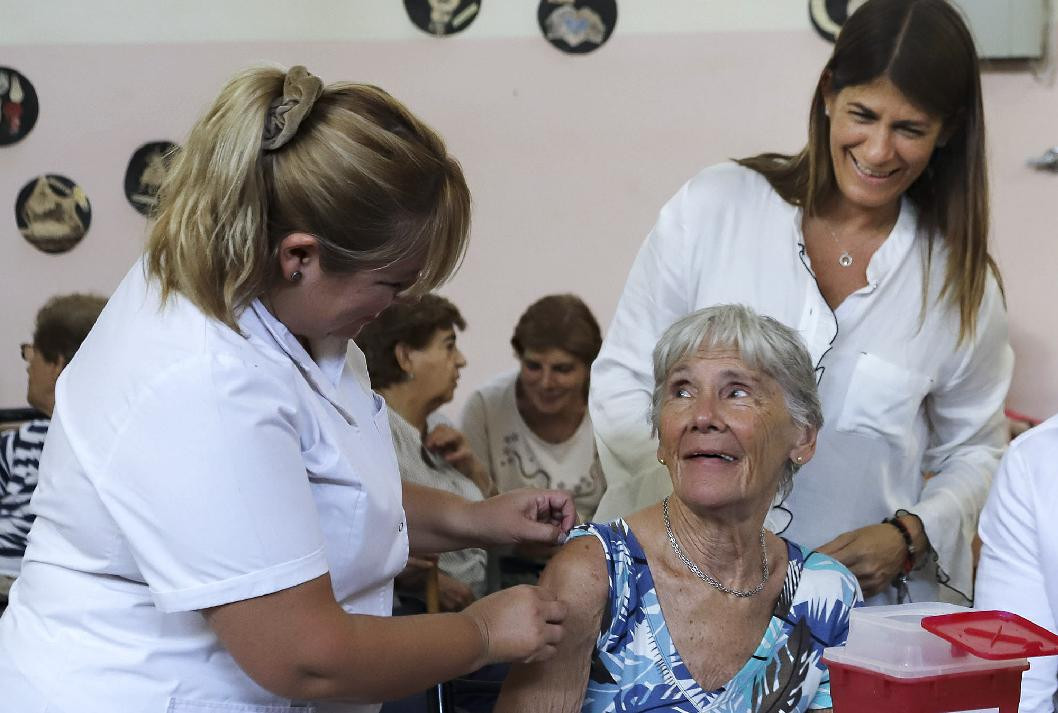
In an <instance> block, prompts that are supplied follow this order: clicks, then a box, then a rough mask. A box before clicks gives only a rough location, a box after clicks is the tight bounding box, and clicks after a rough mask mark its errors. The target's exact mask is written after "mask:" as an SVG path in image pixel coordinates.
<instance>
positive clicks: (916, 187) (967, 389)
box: [591, 0, 1013, 603]
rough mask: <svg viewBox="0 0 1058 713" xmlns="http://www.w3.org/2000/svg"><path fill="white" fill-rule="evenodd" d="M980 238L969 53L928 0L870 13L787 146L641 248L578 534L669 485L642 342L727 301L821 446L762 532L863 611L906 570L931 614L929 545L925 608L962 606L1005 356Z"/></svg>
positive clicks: (716, 173)
mask: <svg viewBox="0 0 1058 713" xmlns="http://www.w3.org/2000/svg"><path fill="white" fill-rule="evenodd" d="M987 238H988V185H987V180H986V168H985V143H984V115H983V111H982V106H981V87H980V76H979V71H978V62H977V56H976V53H975V49H974V44H973V39H972V37H971V36H970V33H969V32H968V30H967V28H966V26H965V24H964V23H963V21H962V19H961V17H960V16H959V13H958V12H957V11H956V10H955V9H954V8H953V7H952V6H951V5H950V4H949V3H948V2H946V1H945V0H868V2H866V3H864V4H863V5H862V6H861V7H860V8H859V9H858V10H857V11H856V12H855V13H853V15H852V16H851V17H850V18H849V19H848V21H847V22H846V23H845V25H844V27H843V29H842V31H841V33H840V35H839V36H838V38H837V42H836V43H835V45H834V52H833V55H832V56H831V58H830V60H829V61H828V62H827V64H826V66H825V67H824V69H823V72H822V73H821V75H820V78H819V83H818V85H817V87H816V91H815V95H814V96H813V98H812V105H811V112H810V115H809V125H808V144H807V146H806V147H805V148H804V150H802V151H801V153H799V154H797V155H795V156H785V155H780V154H762V155H760V156H756V157H753V158H750V159H745V160H742V161H739V162H737V164H736V163H728V164H722V165H719V166H715V167H712V168H708V169H706V170H704V171H703V172H702V173H700V174H699V175H698V176H696V177H695V178H693V179H691V181H689V182H688V183H687V184H686V185H685V186H684V187H683V188H682V189H681V190H680V191H679V192H678V193H677V194H676V196H675V197H673V198H672V200H671V201H670V202H669V203H668V204H667V205H666V206H665V207H664V208H663V209H662V211H661V215H660V217H659V219H658V223H657V225H656V226H655V228H654V230H653V231H652V233H651V234H650V236H649V237H648V238H647V240H646V242H645V244H644V245H643V247H642V249H641V250H640V253H639V255H638V257H637V258H636V262H635V264H634V266H633V267H632V271H631V274H630V275H629V278H628V282H627V283H626V285H625V289H624V293H623V294H622V296H621V300H620V303H619V305H618V309H617V312H616V315H615V317H614V321H613V324H612V326H611V328H610V331H609V335H608V338H607V341H606V343H605V344H604V346H603V349H602V352H601V353H600V355H599V359H598V360H597V361H596V362H595V366H594V368H593V370H592V393H591V412H592V419H593V422H594V423H595V427H596V430H597V435H598V439H599V445H600V447H599V451H600V453H599V455H600V458H601V459H602V461H603V468H604V471H605V472H606V477H607V481H608V487H609V490H608V492H607V496H606V497H605V498H604V500H603V502H602V503H601V505H600V508H599V514H598V518H599V519H603V518H605V519H609V518H611V517H613V516H615V515H620V514H625V513H630V512H632V511H635V510H637V509H639V508H641V507H644V506H645V505H647V504H650V503H652V502H656V501H657V500H660V499H661V497H663V496H664V495H665V490H666V489H667V488H664V487H663V486H664V484H665V483H667V479H664V478H663V470H662V469H660V468H659V467H658V465H657V464H656V463H655V462H654V453H655V451H656V445H655V443H654V442H653V441H652V440H651V438H650V429H649V427H648V425H647V422H646V416H645V415H646V414H647V412H648V407H649V404H650V391H651V379H650V345H651V344H653V343H654V342H655V341H656V340H657V338H658V336H659V335H660V334H661V333H662V332H663V331H664V330H665V328H666V327H668V326H669V325H670V324H672V323H673V322H674V321H676V320H677V319H679V318H680V317H682V316H683V315H685V314H688V313H690V312H692V311H694V310H695V309H697V308H699V307H703V306H708V305H712V304H718V303H726V302H738V303H744V304H747V305H750V306H752V307H753V308H754V309H755V310H757V311H758V312H761V313H764V314H768V315H770V316H773V317H775V318H777V319H779V320H780V321H782V322H784V323H785V324H787V325H789V326H791V327H794V328H795V329H797V330H798V332H799V333H800V336H801V338H802V339H803V340H804V341H805V343H806V345H807V346H808V348H809V352H810V353H811V355H812V357H813V360H814V361H815V363H816V367H817V373H818V375H819V378H820V381H819V389H820V397H821V400H822V403H823V411H824V416H825V423H824V427H823V429H822V431H821V432H820V436H819V450H818V452H817V455H816V458H814V459H813V461H812V463H811V464H809V465H808V466H807V467H806V468H805V471H804V473H803V474H802V477H801V478H800V479H799V480H798V482H797V486H796V487H795V488H794V491H793V493H792V495H791V497H790V498H789V500H788V501H787V504H786V505H787V507H788V509H789V511H790V513H791V514H792V520H791V518H790V516H789V515H787V514H779V517H781V518H782V519H781V520H779V521H777V522H776V523H775V526H776V527H777V528H779V529H781V528H782V527H783V526H784V525H785V524H786V522H789V523H790V524H789V527H788V529H787V530H786V535H787V536H788V537H790V538H791V539H793V540H796V541H798V542H800V543H802V544H804V545H807V546H809V547H813V548H817V549H819V550H820V551H822V552H824V553H827V554H830V555H832V556H833V557H835V558H836V559H838V560H839V561H841V562H842V563H843V564H845V565H846V566H848V568H849V569H851V570H852V572H853V573H854V574H856V575H857V577H858V578H859V581H860V584H861V586H862V588H863V592H864V594H865V595H868V596H870V595H875V597H874V599H873V600H871V601H873V602H874V603H880V602H894V601H895V600H896V599H897V598H898V596H899V590H900V589H902V586H903V582H902V581H901V580H900V579H899V578H900V577H902V576H904V575H908V574H909V575H910V582H908V583H907V586H909V587H910V589H911V595H912V597H913V598H914V599H916V600H924V599H935V598H937V597H938V596H939V595H940V594H941V592H940V591H939V587H938V577H939V578H940V579H942V580H943V579H945V576H946V575H945V574H944V573H943V572H939V571H935V568H934V567H933V562H932V560H933V558H932V557H926V556H924V554H925V553H926V552H927V551H928V550H929V549H930V547H932V549H933V550H934V551H935V552H936V555H937V557H938V558H939V564H940V565H941V567H942V569H943V570H945V571H946V573H947V575H950V578H951V581H950V582H948V585H949V587H950V589H945V590H944V594H946V595H951V596H952V597H954V598H956V599H958V598H959V596H958V594H957V593H956V591H955V590H958V592H959V593H965V594H967V595H969V594H970V589H971V585H972V581H971V578H972V574H971V573H972V565H971V549H970V544H971V542H972V539H973V535H974V531H975V528H976V524H977V516H978V513H979V512H980V509H981V506H982V504H983V502H984V498H985V495H986V493H987V491H988V484H989V482H990V479H991V477H992V472H993V470H994V469H995V466H996V463H997V461H998V459H999V456H1000V454H1001V452H1002V448H1003V446H1004V441H1005V435H1006V430H1005V424H1004V421H1003V418H1002V405H1003V400H1004V398H1005V397H1006V392H1007V387H1008V385H1009V382H1010V375H1011V369H1012V361H1013V357H1012V354H1011V350H1010V347H1009V344H1008V342H1007V328H1006V314H1005V309H1004V305H1003V300H1002V293H1001V290H1000V287H999V282H998V273H997V270H996V267H995V264H994V263H993V261H992V258H991V257H990V256H989V254H988V246H987ZM926 474H933V475H932V477H931V478H928V479H927V477H926ZM883 520H888V521H890V522H887V523H885V524H882V521H883ZM919 566H921V567H922V569H915V570H913V571H910V572H908V569H909V568H915V567H919ZM894 581H896V582H897V583H898V584H899V585H901V586H899V587H891V586H890V583H892V582H894Z"/></svg>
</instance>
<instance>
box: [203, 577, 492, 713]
mask: <svg viewBox="0 0 1058 713" xmlns="http://www.w3.org/2000/svg"><path fill="white" fill-rule="evenodd" d="M205 616H206V618H207V620H208V621H209V623H210V625H211V626H212V627H213V629H214V630H215V631H216V632H217V635H218V636H219V637H220V639H221V641H222V642H223V644H224V646H225V647H226V648H227V649H228V650H229V651H230V652H231V654H232V655H233V656H234V657H235V660H236V662H237V663H238V664H239V666H240V667H242V669H243V670H244V671H245V672H246V673H247V674H248V675H249V676H250V677H251V678H252V679H253V680H254V681H256V682H257V683H258V684H260V685H261V686H263V687H264V688H266V689H268V690H270V691H272V692H273V693H275V694H277V695H280V696H283V697H285V698H292V699H297V700H320V699H334V698H340V699H345V700H350V701H355V702H363V703H376V702H379V701H383V700H390V699H393V698H398V697H401V696H404V695H409V694H411V693H414V692H416V691H422V690H425V689H427V688H429V687H430V686H432V685H434V684H436V683H438V682H440V681H445V680H448V679H451V678H455V677H457V676H460V675H462V674H465V673H467V672H469V671H473V670H475V669H476V668H478V667H479V666H480V665H482V664H483V663H484V662H485V660H484V657H485V656H486V655H487V646H486V643H485V641H484V640H483V638H482V634H481V630H480V628H479V626H478V624H477V623H475V621H474V619H473V618H471V617H470V616H467V615H465V614H436V615H429V616H408V617H395V618H391V617H372V616H363V615H350V614H347V613H346V612H345V611H343V610H342V609H341V608H340V607H339V606H338V605H337V603H336V602H335V601H334V595H333V593H332V589H331V581H330V577H329V576H326V575H325V576H323V577H319V578H317V579H315V580H312V581H310V582H306V583H305V584H302V585H299V586H297V587H292V588H290V589H286V590H283V591H280V592H275V593H274V594H269V595H266V596H263V597H256V598H254V599H248V600H245V601H241V602H234V603H232V604H226V605H224V606H220V607H216V608H214V609H211V610H208V611H206V612H205Z"/></svg>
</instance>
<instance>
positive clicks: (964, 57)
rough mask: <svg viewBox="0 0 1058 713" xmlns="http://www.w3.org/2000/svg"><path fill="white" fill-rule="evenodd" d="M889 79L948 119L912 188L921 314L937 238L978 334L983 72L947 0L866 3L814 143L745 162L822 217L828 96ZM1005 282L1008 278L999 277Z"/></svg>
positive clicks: (983, 240)
mask: <svg viewBox="0 0 1058 713" xmlns="http://www.w3.org/2000/svg"><path fill="white" fill-rule="evenodd" d="M880 77H885V78H887V79H889V80H890V81H891V82H892V83H893V85H894V86H896V88H897V89H899V90H900V91H901V92H902V93H903V94H904V95H905V96H906V97H907V98H908V99H909V100H910V101H911V103H913V104H914V105H916V106H917V107H919V108H920V109H922V110H923V111H925V112H926V113H928V114H930V115H932V116H936V117H940V118H941V119H942V120H943V122H944V128H943V130H942V136H945V137H946V139H947V140H946V142H945V143H944V144H943V145H941V144H938V146H937V148H935V149H934V151H933V155H932V156H931V157H930V161H929V164H928V165H927V167H926V169H925V171H923V172H922V175H921V176H919V177H918V179H917V180H916V181H915V182H914V183H913V184H912V185H911V187H910V188H908V190H907V197H908V199H909V200H910V201H911V202H912V204H913V205H914V206H915V208H916V210H917V211H918V220H919V232H920V235H921V236H922V237H923V238H924V239H925V240H926V249H927V262H926V274H925V275H923V288H922V293H923V303H922V305H923V307H922V309H923V312H924V310H925V307H926V299H927V290H928V275H929V264H930V262H931V260H932V257H933V247H934V245H933V240H934V238H935V236H938V235H939V236H940V238H941V240H942V241H943V244H944V246H945V247H946V248H947V252H948V256H947V269H946V271H945V276H944V284H943V286H942V287H941V290H940V293H939V295H938V299H943V298H945V297H947V298H948V300H949V302H950V303H951V304H952V306H953V307H954V308H956V309H957V310H958V313H959V318H960V324H959V341H960V342H961V341H963V340H964V339H967V338H969V337H972V336H973V334H974V331H975V328H976V322H977V311H978V309H979V307H980V305H981V300H982V298H983V296H984V292H985V286H986V284H987V280H988V273H989V272H990V271H991V272H992V273H993V274H994V275H995V278H996V280H997V281H999V280H1000V277H999V270H998V268H997V267H996V264H995V261H994V260H993V259H992V257H991V255H989V253H988V230H989V211H988V172H987V166H986V161H985V124H984V110H983V108H982V104H981V75H980V68H979V65H978V60H977V52H976V50H975V48H974V42H973V37H972V36H971V35H970V32H969V30H968V29H967V28H966V24H965V23H964V22H963V20H962V18H961V17H960V16H959V13H958V12H957V11H956V10H955V8H953V7H952V6H951V4H950V3H949V2H947V0H868V2H866V3H864V4H863V5H862V6H861V7H860V8H859V9H858V10H857V11H856V12H855V13H853V14H852V16H851V17H850V18H849V19H848V21H847V22H846V23H845V25H844V26H843V27H842V29H841V32H840V34H839V35H838V37H837V40H836V42H835V43H834V52H833V54H832V55H831V57H830V60H829V61H828V62H827V64H826V66H825V67H824V68H823V72H822V74H821V75H820V77H819V82H818V84H817V85H816V91H815V95H814V96H813V97H812V107H811V110H810V113H809V118H808V145H807V146H805V148H804V149H803V150H802V151H801V153H799V154H797V155H796V156H787V155H783V154H776V153H765V154H760V155H758V156H753V157H750V158H745V159H740V160H739V161H738V163H739V164H741V165H743V166H745V167H747V168H751V169H753V170H755V171H757V172H759V173H761V174H762V175H763V176H764V177H765V178H766V179H767V180H768V182H769V183H770V184H771V185H772V187H773V188H774V189H775V191H776V192H777V193H778V194H779V195H780V196H782V198H783V199H784V200H786V201H787V202H788V203H791V204H793V205H797V206H801V207H802V208H803V209H804V211H805V213H806V214H807V215H818V214H819V212H820V210H821V209H822V207H823V206H824V205H825V204H826V202H827V200H829V199H830V198H831V197H832V196H833V195H834V193H835V191H837V190H838V188H837V183H836V181H835V178H834V168H833V157H832V156H831V153H830V123H829V119H828V118H827V116H826V107H825V99H826V97H827V96H828V95H829V96H833V95H835V94H837V93H838V92H840V91H841V90H842V89H844V88H846V87H851V86H857V85H861V84H867V83H869V82H872V81H874V80H875V79H878V78H880ZM1000 287H1002V284H1001V283H1000Z"/></svg>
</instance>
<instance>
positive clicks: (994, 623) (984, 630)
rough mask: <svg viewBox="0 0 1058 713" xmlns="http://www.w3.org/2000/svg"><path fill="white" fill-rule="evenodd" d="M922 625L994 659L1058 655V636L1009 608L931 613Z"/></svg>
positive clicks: (965, 647) (971, 650)
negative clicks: (932, 614)
mask: <svg viewBox="0 0 1058 713" xmlns="http://www.w3.org/2000/svg"><path fill="white" fill-rule="evenodd" d="M922 628H923V629H925V630H926V631H928V632H930V633H932V634H936V635H937V636H939V637H941V638H942V639H945V640H946V641H949V642H951V643H952V644H954V645H955V646H958V647H959V648H961V649H964V650H966V651H969V652H970V653H971V654H973V655H974V656H980V657H981V658H983V659H989V660H991V661H1004V660H1007V659H1020V658H1028V657H1031V656H1054V655H1055V654H1058V636H1056V635H1055V634H1052V633H1051V632H1049V631H1047V630H1046V629H1044V628H1043V627H1042V626H1038V625H1036V624H1033V623H1032V622H1031V621H1029V620H1028V619H1025V618H1024V617H1020V616H1018V615H1017V614H1011V613H1010V612H1006V611H970V612H960V613H958V614H941V615H939V616H927V617H923V618H922Z"/></svg>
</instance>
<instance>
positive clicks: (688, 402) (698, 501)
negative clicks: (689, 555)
mask: <svg viewBox="0 0 1058 713" xmlns="http://www.w3.org/2000/svg"><path fill="white" fill-rule="evenodd" d="M664 389H665V392H664V397H663V399H662V402H661V410H660V413H659V419H658V421H659V423H658V435H659V437H660V445H659V447H658V457H659V458H661V459H662V460H664V462H665V464H666V466H667V467H668V469H669V473H670V474H671V475H672V484H673V490H674V492H675V494H676V496H677V497H679V498H680V499H681V500H682V501H684V502H685V503H687V504H689V505H692V506H694V505H697V506H700V507H706V508H717V507H724V506H735V507H739V506H745V505H749V506H750V507H752V508H756V507H757V506H758V505H760V506H761V507H767V504H768V503H770V502H771V499H772V498H773V497H774V496H775V492H776V489H777V488H778V484H779V479H780V476H781V474H782V469H783V467H784V465H785V462H786V461H787V460H790V459H795V458H797V457H800V458H801V459H802V460H807V458H808V457H810V456H811V449H812V446H813V444H814V438H809V435H810V434H809V433H808V432H807V429H804V428H801V427H799V426H797V425H796V424H795V423H794V422H793V420H792V419H791V418H790V414H789V412H788V411H787V410H786V403H785V400H784V399H783V394H782V389H781V388H780V387H779V385H778V383H776V381H775V380H774V379H772V378H771V377H770V376H768V375H766V374H763V373H761V372H759V371H756V370H754V369H751V368H749V367H748V366H746V364H745V363H743V361H742V359H741V358H740V356H739V353H738V352H737V351H734V350H714V351H708V352H706V351H698V352H696V353H693V354H691V355H689V356H687V357H685V358H683V359H681V360H680V361H679V362H677V363H676V365H675V366H674V367H673V368H672V370H671V371H670V372H669V374H668V376H667V377H666V379H665V385H664ZM812 435H813V436H814V434H812Z"/></svg>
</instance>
